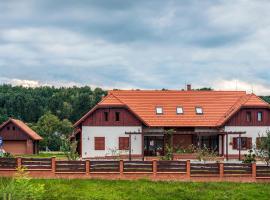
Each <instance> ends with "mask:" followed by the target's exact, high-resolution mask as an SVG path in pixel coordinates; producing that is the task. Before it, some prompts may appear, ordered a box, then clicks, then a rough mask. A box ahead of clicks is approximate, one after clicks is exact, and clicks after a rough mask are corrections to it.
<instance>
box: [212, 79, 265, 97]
mask: <svg viewBox="0 0 270 200" xmlns="http://www.w3.org/2000/svg"><path fill="white" fill-rule="evenodd" d="M213 87H214V88H215V89H216V90H238V91H246V92H247V93H255V94H257V95H269V94H270V88H269V87H267V86H265V85H262V84H256V83H255V84H252V83H249V82H244V81H241V80H220V81H218V82H217V83H216V85H214V86H213Z"/></svg>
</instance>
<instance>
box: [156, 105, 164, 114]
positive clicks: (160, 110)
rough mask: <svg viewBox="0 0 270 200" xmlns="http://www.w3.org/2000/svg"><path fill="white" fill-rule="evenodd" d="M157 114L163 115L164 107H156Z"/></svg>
mask: <svg viewBox="0 0 270 200" xmlns="http://www.w3.org/2000/svg"><path fill="white" fill-rule="evenodd" d="M156 114H157V115H162V114H163V107H161V106H157V107H156Z"/></svg>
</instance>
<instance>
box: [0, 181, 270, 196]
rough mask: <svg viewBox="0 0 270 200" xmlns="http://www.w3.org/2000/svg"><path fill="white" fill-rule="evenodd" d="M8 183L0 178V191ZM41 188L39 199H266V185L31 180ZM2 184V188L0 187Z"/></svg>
mask: <svg viewBox="0 0 270 200" xmlns="http://www.w3.org/2000/svg"><path fill="white" fill-rule="evenodd" d="M7 181H9V180H7V179H0V188H1V187H3V185H4V184H6V183H5V182H7ZM31 182H32V183H33V184H34V185H35V184H38V183H42V184H44V185H45V193H44V196H43V199H49V200H53V199H59V200H60V199H65V200H66V199H83V200H86V199H91V200H98V199H100V200H101V199H102V200H105V199H108V200H109V199H110V200H111V199H114V200H125V199H136V200H141V199H142V200H148V199H160V200H161V199H175V200H180V199H185V200H189V199H196V200H197V199H207V200H208V199H217V200H222V199H230V200H231V199H235V200H241V199H245V200H246V199H256V200H259V199H267V200H268V199H269V198H270V184H258V183H257V184H255V183H191V182H188V183H182V182H151V181H147V180H140V181H106V180H59V179H58V180H41V179H36V180H31ZM1 184H2V185H1Z"/></svg>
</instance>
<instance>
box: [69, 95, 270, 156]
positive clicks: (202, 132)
mask: <svg viewBox="0 0 270 200" xmlns="http://www.w3.org/2000/svg"><path fill="white" fill-rule="evenodd" d="M75 127H76V131H75V132H74V133H73V136H72V137H73V138H74V139H76V140H77V141H78V152H79V153H80V155H81V156H82V158H111V157H114V156H116V155H122V156H126V157H134V158H135V157H136V158H142V157H145V156H162V155H164V154H165V151H166V146H167V145H168V144H170V145H171V146H173V147H174V150H175V151H177V150H183V149H187V148H190V146H196V147H204V146H206V147H207V148H209V149H212V150H214V151H216V152H217V153H218V154H219V155H221V156H224V157H227V158H237V157H238V156H239V154H245V153H247V151H248V150H249V149H251V148H253V147H254V146H255V145H256V142H257V141H258V138H259V137H262V136H263V135H264V134H265V133H266V131H267V130H268V129H269V128H270V106H269V104H268V103H266V102H264V101H263V100H262V99H260V98H259V97H258V96H256V95H255V94H247V93H246V92H243V91H194V90H187V91H179V90H178V91H177V90H164V91H160V90H113V91H109V92H108V95H107V96H106V97H104V98H103V99H102V100H101V101H100V102H99V103H98V104H97V105H96V106H95V107H94V108H93V109H91V110H90V111H89V112H88V113H87V114H85V115H84V116H83V117H82V118H81V119H80V120H79V121H78V122H76V123H75Z"/></svg>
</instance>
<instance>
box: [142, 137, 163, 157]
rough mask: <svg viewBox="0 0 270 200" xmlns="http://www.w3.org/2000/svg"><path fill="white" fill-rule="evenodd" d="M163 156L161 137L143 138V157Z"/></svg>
mask: <svg viewBox="0 0 270 200" xmlns="http://www.w3.org/2000/svg"><path fill="white" fill-rule="evenodd" d="M163 154H164V139H163V136H144V156H162V155H163Z"/></svg>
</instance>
